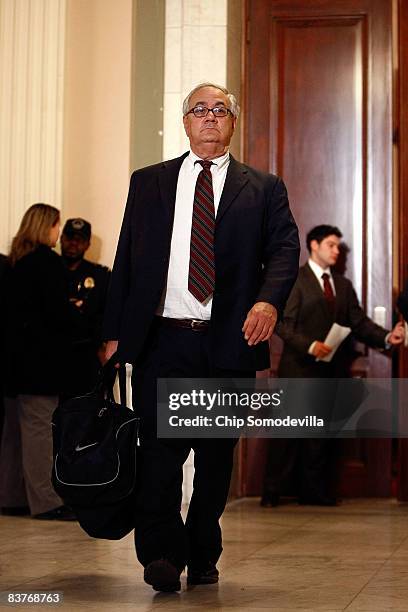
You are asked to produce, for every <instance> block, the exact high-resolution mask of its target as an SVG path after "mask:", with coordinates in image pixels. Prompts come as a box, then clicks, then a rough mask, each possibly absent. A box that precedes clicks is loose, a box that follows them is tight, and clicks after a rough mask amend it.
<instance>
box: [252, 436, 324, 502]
mask: <svg viewBox="0 0 408 612" xmlns="http://www.w3.org/2000/svg"><path fill="white" fill-rule="evenodd" d="M334 446H335V445H334V444H333V440H325V439H321V438H320V439H319V438H272V439H271V440H269V446H268V454H267V460H266V469H265V478H264V484H263V492H264V494H271V495H280V494H282V493H285V492H286V491H285V485H287V483H288V482H289V481H290V480H291V479H293V477H294V481H295V482H294V483H292V487H293V484H294V488H292V491H291V492H295V491H296V493H297V495H298V496H299V497H300V498H302V497H304V498H309V497H311V498H315V497H327V496H328V495H330V493H331V492H332V490H333V484H334V482H333V478H334V476H333V470H334V457H333V447H334Z"/></svg>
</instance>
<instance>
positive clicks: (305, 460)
mask: <svg viewBox="0 0 408 612" xmlns="http://www.w3.org/2000/svg"><path fill="white" fill-rule="evenodd" d="M341 238H342V234H341V232H340V230H339V229H338V228H337V227H333V226H331V225H319V226H317V227H315V228H313V229H312V230H311V231H310V232H309V233H308V235H307V238H306V244H307V248H308V251H309V253H310V258H309V261H308V263H307V264H306V265H304V266H303V267H301V268H300V270H299V276H298V278H297V281H296V283H295V285H294V287H293V289H292V292H291V294H290V297H289V299H288V302H287V304H286V308H285V312H284V315H283V319H282V321H281V322H280V323H279V324H278V325H277V328H276V332H277V334H278V335H279V336H280V337H281V338H282V340H283V341H284V348H283V353H282V357H281V360H280V364H279V369H278V374H279V376H280V377H282V378H344V377H347V376H349V368H350V365H351V361H352V359H353V348H352V339H351V337H348V338H347V339H346V340H344V341H343V343H342V344H341V345H340V347H339V348H338V349H337V352H336V353H335V354H334V355H333V358H332V360H331V361H329V362H325V361H317V359H323V358H324V357H326V356H327V355H329V354H330V353H331V350H332V349H331V347H330V346H328V345H327V344H325V343H324V340H325V338H326V336H327V333H328V331H329V330H330V328H331V326H332V325H333V323H334V322H336V323H338V324H339V325H342V326H344V327H349V328H351V331H352V335H353V336H354V338H356V339H357V340H359V341H361V342H365V343H366V344H368V346H370V347H373V348H379V349H385V348H390V347H391V346H396V345H398V344H401V343H402V342H403V339H404V331H403V326H402V324H401V323H398V324H397V325H396V326H395V327H394V329H393V330H392V331H391V332H389V331H388V330H386V329H384V328H383V327H380V326H379V325H376V324H375V323H374V322H373V321H372V320H371V319H369V317H367V315H366V314H365V312H364V311H363V309H362V308H361V306H360V304H359V303H358V299H357V296H356V293H355V291H354V289H353V286H352V284H351V282H350V281H349V280H348V279H347V278H345V277H344V276H342V275H340V274H336V273H335V272H332V271H331V266H334V265H335V264H336V262H337V259H338V257H339V254H340V250H339V247H340V240H341ZM329 452H330V443H329V441H328V440H323V439H307V438H305V439H274V440H271V441H270V444H269V452H268V460H267V466H266V472H265V480H264V492H263V497H262V500H261V505H263V506H275V505H277V503H278V501H279V493H280V489H281V483H282V482H283V481H284V480H285V478H287V477H288V475H289V474H290V473H291V472H292V471H293V468H294V467H295V463H296V461H298V463H299V465H300V470H301V474H300V492H299V501H300V503H305V504H318V505H334V504H335V499H333V497H331V496H330V495H329V490H328V483H327V480H328V478H327V468H328V464H329V454H330V453H329Z"/></svg>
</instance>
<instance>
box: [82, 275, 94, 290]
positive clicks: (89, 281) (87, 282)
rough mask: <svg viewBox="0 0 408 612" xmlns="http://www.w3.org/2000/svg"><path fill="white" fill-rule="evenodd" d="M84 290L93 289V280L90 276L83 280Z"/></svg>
mask: <svg viewBox="0 0 408 612" xmlns="http://www.w3.org/2000/svg"><path fill="white" fill-rule="evenodd" d="M84 287H85V289H93V288H94V287H95V279H93V278H92V276H87V277H86V279H85V280H84Z"/></svg>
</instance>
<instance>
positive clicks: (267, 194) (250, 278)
mask: <svg viewBox="0 0 408 612" xmlns="http://www.w3.org/2000/svg"><path fill="white" fill-rule="evenodd" d="M238 113H239V107H238V104H237V102H236V100H235V97H234V96H233V95H232V94H230V93H228V91H227V90H226V89H224V88H223V87H219V86H217V85H213V84H208V83H206V84H201V85H199V86H197V87H196V88H195V89H193V91H192V92H190V94H189V95H188V96H187V98H186V99H185V101H184V104H183V122H184V128H185V131H186V134H187V136H188V138H189V141H190V149H191V150H190V152H189V153H185V154H184V155H182V156H181V157H179V158H177V159H173V160H171V161H168V162H164V163H160V164H157V165H154V166H150V167H148V168H143V169H141V170H138V171H136V172H135V173H134V174H133V175H132V178H131V182H130V189H129V196H128V202H127V206H126V211H125V216H124V220H123V225H122V229H121V234H120V238H119V243H118V249H117V253H116V258H115V263H114V267H113V272H112V282H111V287H110V292H109V296H108V304H107V309H106V316H105V338H106V340H108V341H109V342H108V345H107V353H106V355H107V357H109V356H111V355H112V354H114V352H115V351H116V350H117V360H118V362H130V363H132V364H133V380H132V388H133V403H134V406H135V407H137V408H138V409H140V411H141V413H142V414H141V416H142V431H141V451H142V452H141V454H142V459H141V472H140V491H139V495H138V500H137V508H136V529H135V540H136V552H137V556H138V559H139V560H140V562H141V563H142V564H143V565H144V567H145V573H144V578H145V581H146V582H147V583H148V584H151V585H152V586H153V588H154V589H156V590H162V591H174V590H179V589H180V574H181V572H182V571H183V569H184V567H185V565H186V564H187V565H188V574H187V581H188V583H189V584H209V583H213V582H217V581H218V571H217V568H216V563H217V560H218V558H219V556H220V554H221V551H222V546H221V530H220V527H219V519H220V517H221V514H222V512H223V510H224V507H225V503H226V500H227V495H228V488H229V482H230V477H231V469H232V459H233V450H234V445H235V443H236V440H231V439H196V440H181V439H178V440H165V439H157V435H156V420H155V417H156V409H157V399H156V381H157V378H159V377H162V378H166V377H167V378H171V377H186V378H189V377H202V378H205V377H207V378H208V377H215V378H222V377H245V378H248V377H254V375H255V371H256V370H257V369H263V368H266V367H268V364H269V348H268V343H267V340H268V339H269V338H270V336H271V334H272V332H273V329H274V327H275V323H276V320H277V318H278V316H279V313H280V312H282V310H283V308H284V305H285V303H286V299H287V297H288V295H289V292H290V289H291V287H292V285H293V283H294V280H295V278H296V275H297V272H298V257H299V242H298V233H297V228H296V225H295V222H294V220H293V217H292V215H291V213H290V210H289V205H288V200H287V194H286V189H285V186H284V184H283V182H282V180H281V179H279V178H278V177H276V176H274V175H271V174H265V173H263V172H259V171H257V170H254V169H253V168H250V167H248V166H245V165H243V164H241V163H239V162H237V161H236V160H235V159H234V158H233V157H232V156H231V155H230V154H229V150H228V147H229V143H230V140H231V137H232V134H233V132H234V128H235V124H236V121H237V117H238ZM191 448H193V449H194V452H195V459H194V466H195V476H194V491H193V495H192V499H191V503H190V506H189V511H188V516H187V520H186V523H185V524H184V523H183V521H182V519H181V516H180V505H181V483H182V466H183V463H184V461H185V460H186V458H187V456H188V454H189V452H190V449H191Z"/></svg>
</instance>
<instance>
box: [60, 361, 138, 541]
mask: <svg viewBox="0 0 408 612" xmlns="http://www.w3.org/2000/svg"><path fill="white" fill-rule="evenodd" d="M116 375H117V370H116V368H115V367H114V361H112V358H111V359H110V361H109V362H108V363H107V364H106V365H105V366H104V367H103V368H102V370H101V374H100V377H99V380H98V383H97V385H96V388H95V390H94V391H92V392H91V393H88V394H87V395H83V396H81V397H74V398H72V399H68V400H64V401H61V402H60V403H59V405H58V407H57V408H56V410H55V412H54V414H53V418H52V431H53V443H54V462H53V470H52V483H53V486H54V489H55V491H56V492H57V494H58V495H59V496H60V497H61V498H62V499H63V501H64V504H66V505H67V506H70V507H71V508H72V509H73V511H74V512H75V514H76V516H77V518H78V521H79V524H80V525H81V527H82V529H84V531H86V533H88V535H90V536H92V537H95V538H105V539H109V540H118V539H120V538H122V537H123V536H125V535H127V534H128V533H129V532H130V531H132V529H133V528H134V512H135V495H136V455H137V441H138V430H139V417H138V416H137V415H136V414H135V413H134V411H133V410H130V409H129V408H128V407H127V406H126V371H125V367H124V366H121V367H120V368H119V381H120V390H121V393H120V396H121V397H120V401H121V403H120V404H117V403H115V400H114V397H113V386H114V382H115V379H116Z"/></svg>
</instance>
